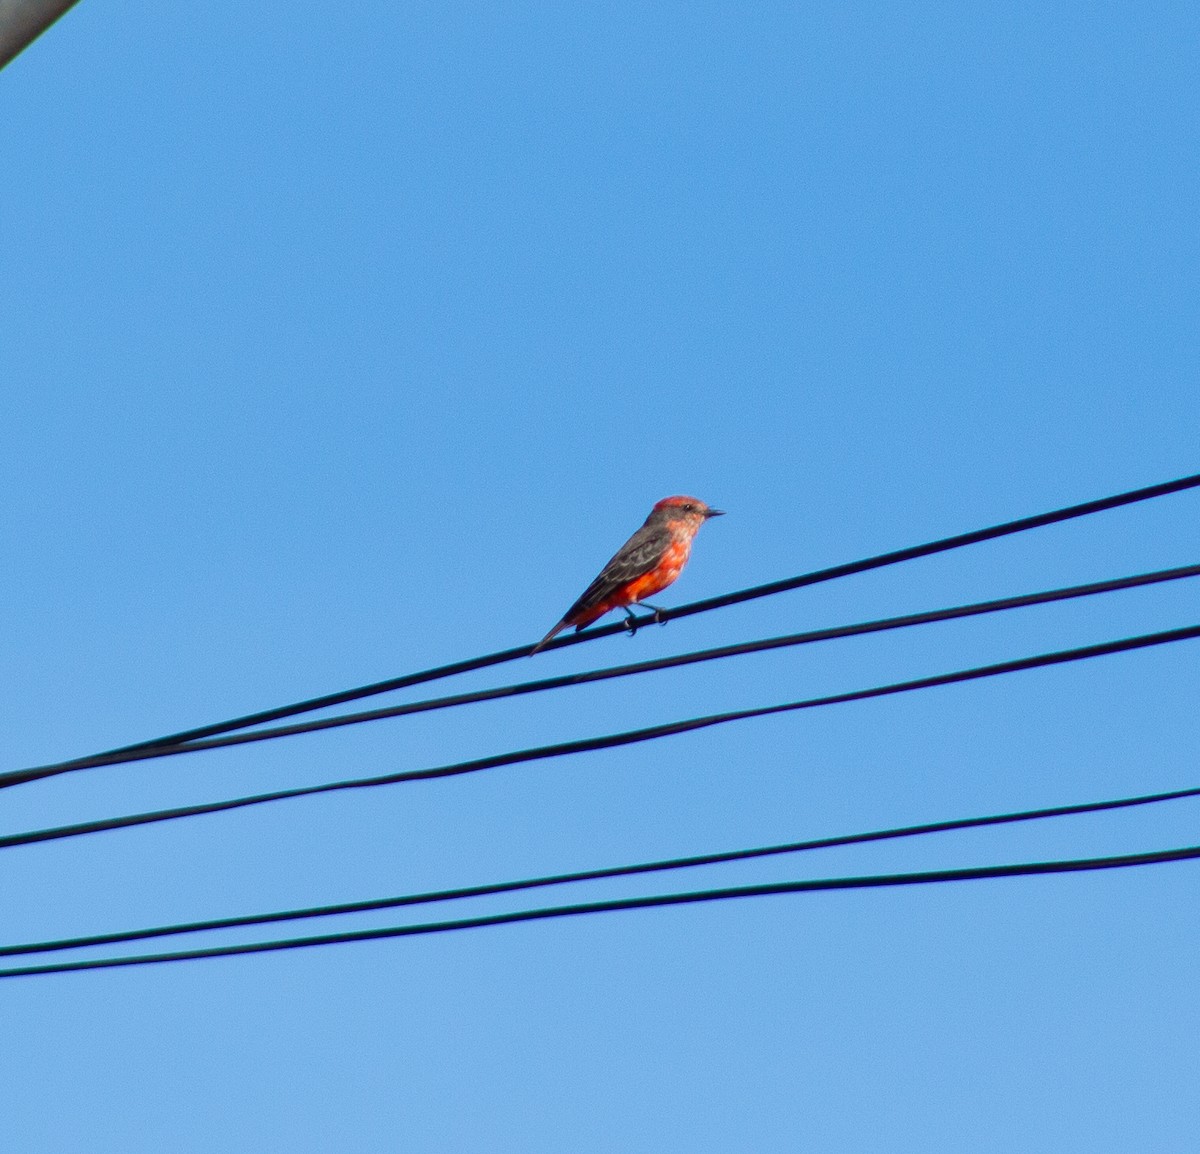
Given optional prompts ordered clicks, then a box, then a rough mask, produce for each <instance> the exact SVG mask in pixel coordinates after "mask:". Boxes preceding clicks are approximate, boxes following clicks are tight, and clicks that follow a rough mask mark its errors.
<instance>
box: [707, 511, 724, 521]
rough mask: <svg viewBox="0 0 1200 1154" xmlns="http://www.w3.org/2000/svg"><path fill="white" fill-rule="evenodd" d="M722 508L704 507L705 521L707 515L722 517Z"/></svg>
mask: <svg viewBox="0 0 1200 1154" xmlns="http://www.w3.org/2000/svg"><path fill="white" fill-rule="evenodd" d="M724 516H725V510H724V509H706V510H705V511H704V519H705V520H706V521H707V520H708V518H709V517H724Z"/></svg>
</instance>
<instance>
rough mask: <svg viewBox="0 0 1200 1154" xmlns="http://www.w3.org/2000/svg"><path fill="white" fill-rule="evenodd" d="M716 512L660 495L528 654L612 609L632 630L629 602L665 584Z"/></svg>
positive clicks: (684, 499)
mask: <svg viewBox="0 0 1200 1154" xmlns="http://www.w3.org/2000/svg"><path fill="white" fill-rule="evenodd" d="M721 516H724V511H723V510H721V509H712V508H710V507H709V506H708V505H706V504H705V503H704V502H703V501H700V500H698V499H697V498H695V497H664V498H663V499H662V500H661V501H659V502H658V504H656V505H655V506H654V508H653V509H651V510H650V516H649V517H647V518H646V523H645V524H644V525H643V526H642V527H641V528H640V529H639V530H638V531H637V532H636V533H634V535H633V536H632V537H630V538H629V540H628V541H626V542H625V544H624V545H622V546H621V548H620V549H618V550H617V552H616V555H615V556H614V557H613V559H612V560H611V561H609V563H608V564H607V565H605V566H604V568H603V569H601V570H600V573H599V575H598V576H597V578H596V579H595V581H593V582H592V583H591V584H590V585H589V586H588V587H587V588H586V589H585V590H584V591H583V595H582V596H581V597H580V598H579V600H578V601H576V602H575V604H574V605H572V606H571V608H570V609H568V610H567V611H566V613H565V614H564V615H563V618H562V620H561V621H559V623H558V624H557V625H555V627H554V628H553V629H551V630H550V632H549V633H547V634H546V636H545V637H543V638H542V639H541V641H539V642H538V643H537V644H536V645H535V646H534V647H533V648H532V649H531V650H530V651H529V655H530V656H531V657H532V656H533V654H535V653H536V652H537V651H538V650H539V649H542V648H543V647H545V646H546V645H548V644H549V643H550V642H551V641H552V640H553V639H554V638H555V637H556V636H557V635H558V634H559V633H561V632H562V631H563V630H564V629H566V628H567V626H569V625H574V626H575V632H576V633H578V632H579V630H580V629H582V628H584V626H586V625H591V623H592V622H593V621H595V620H596V619H597V618H599V617H603V616H604V614H605V613H607V612H609V611H610V610H612V609H623V610H624V611H625V621H626V624H627V625H628V626H629V629H630V631H631V632H636V630H637V620H638V619H637V617H636V616H635V615H634V614H633V612H632V611H631V610H630V609H629V606H630V605H637V604H638V603H639V602H642V601H643V600H644V599H645V598H646V597H653V596H654V594H655V593H659V592H661V591H662V590H663V589H665V588H666V587H667V586H668V585H670V584H671V582H672V581H674V580H675V578H676V577H678V576H679V574H680V573H682V572H683V567H684V566H685V565H686V564H687V561H688V556H689V555H690V554H691V551H692V538H693V537H695V535H696V531H697V530H698V529H699V528H700V526H701V525H703V524H704V522H705V521H707V520H708V519H709V518H710V517H721ZM649 608H651V609H653V610H654V619H655V620H656V621H659V620H661V616H660V615H661V613H662V610H661V609H659V608H657V607H656V606H654V605H650V606H649Z"/></svg>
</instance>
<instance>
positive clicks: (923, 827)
mask: <svg viewBox="0 0 1200 1154" xmlns="http://www.w3.org/2000/svg"><path fill="white" fill-rule="evenodd" d="M1194 797H1200V786H1191V787H1189V788H1187V789H1173V790H1168V791H1166V792H1164V793H1149V794H1141V795H1139V796H1136V797H1122V798H1116V799H1113V800H1108V801H1086V802H1077V803H1075V804H1071V805H1056V806H1048V807H1045V808H1043V809H1027V810H1018V811H1016V812H1013V813H999V814H989V815H987V816H985V817H967V818H952V819H949V820H945V821H934V822H924V823H922V824H920V825H907V826H897V827H893V828H891V829H877V830H870V831H868V832H866V833H852V834H835V835H833V836H831V837H821V838H810V839H808V840H807V841H794V842H785V843H783V844H781V845H769V846H758V847H756V848H754V849H739V850H725V851H721V852H717V853H707V854H695V855H692V856H690V857H677V858H666V859H663V860H661V861H652V862H638V863H636V864H634V865H623V866H607V867H603V868H599V869H590V870H577V871H575V872H573V873H559V874H547V875H545V876H543V877H534V878H523V879H521V880H519V881H506V882H491V883H486V884H483V885H474V886H461V887H459V888H457V889H445V890H431V891H429V892H426V893H416V894H402V895H400V896H398V897H387V898H368V899H366V900H362V901H355V902H339V903H337V904H333V905H324V906H309V907H307V908H304V909H293V910H279V911H276V912H274V913H266V914H243V915H241V916H236V917H225V918H212V919H209V920H207V921H193V922H178V923H176V924H174V925H167V926H153V927H150V928H148V929H140V930H120V931H116V932H112V933H107V934H89V935H86V936H81V937H75V938H59V939H57V940H54V941H44V942H25V943H22V944H18V945H11V946H0V957H12V956H14V955H17V954H41V953H56V952H59V951H62V950H77V949H84V948H86V947H90V946H110V945H115V944H117V943H118V942H133V941H142V940H145V939H147V938H164V937H172V936H175V935H178V934H193V933H205V932H211V931H214V930H228V929H236V928H238V927H244V926H261V925H267V924H270V923H273V922H289V921H300V920H304V919H309V918H325V917H335V916H338V915H342V914H361V913H368V912H371V911H374V910H387V909H396V908H398V907H401V906H417V905H427V904H429V903H432V902H449V901H461V900H463V899H466V898H478V897H489V896H493V895H495V894H502V893H514V892H517V891H519V890H531V889H542V888H545V887H547V886H559V885H569V884H571V883H575V882H589V881H601V880H604V879H606V878H616V877H632V876H635V875H638V874H647V873H661V872H663V871H665V870H681V869H694V868H696V867H700V866H710V865H722V864H725V863H727V862H735V861H749V860H751V859H753V858H763V857H776V856H779V855H781V854H792V853H806V852H808V851H811V850H818V849H832V848H835V847H839V846H849V845H862V844H865V843H868V842H876V841H891V840H898V839H901V838H910V837H924V836H927V835H929V834H935V833H949V832H952V831H955V830H965V829H979V828H981V827H983V826H991V825H1010V824H1014V823H1017V822H1025V821H1040V820H1043V819H1047V818H1057V817H1071V816H1077V815H1079V814H1090V813H1101V812H1104V811H1108V810H1116V809H1131V808H1134V807H1136V806H1143V805H1156V804H1158V803H1161V802H1168V801H1181V800H1183V799H1185V798H1194Z"/></svg>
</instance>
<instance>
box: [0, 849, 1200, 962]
mask: <svg viewBox="0 0 1200 1154" xmlns="http://www.w3.org/2000/svg"><path fill="white" fill-rule="evenodd" d="M1196 858H1200V846H1183V847H1181V848H1178V849H1166V850H1155V851H1152V852H1150V853H1139V854H1121V855H1118V856H1112V857H1098V858H1069V859H1065V860H1059V861H1041V862H1016V863H1012V864H1006V865H996V866H975V867H969V868H966V869H948V870H922V871H919V872H916V873H895V874H873V875H867V876H860V877H835V878H813V879H808V880H804V881H787V882H767V883H762V884H759V885H746V886H726V887H723V888H721V889H709V890H691V891H687V892H684V893H668V894H650V895H647V896H645V897H635V898H614V899H610V900H608V901H597V902H579V903H575V904H573V905H563V906H547V907H541V908H538V909H531V910H511V911H507V912H504V913H497V914H482V915H480V916H478V917H473V918H456V919H454V920H452V921H443V922H423V923H417V924H415V925H403V926H387V927H384V928H382V929H372V930H345V931H342V932H341V933H332V934H316V935H313V936H311V937H303V938H284V939H280V940H276V941H267V942H248V943H245V944H242V945H234V946H210V947H207V948H202V949H194V950H177V951H172V952H170V953H161V954H138V955H132V956H128V957H116V958H93V959H90V960H85V961H77V962H50V963H45V964H41V965H26V966H14V967H11V968H8V969H0V978H21V977H33V976H36V975H45V974H61V973H67V972H70V971H76V970H102V969H113V968H116V967H124V966H147V965H155V964H161V963H164V962H186V961H198V960H200V959H202V958H227V957H235V956H237V955H240V954H262V953H268V952H275V951H280V950H297V949H305V948H309V947H312V946H332V945H343V944H347V943H350V942H366V941H377V940H380V939H384V938H403V937H416V936H418V935H423V934H444V933H451V932H454V931H458V930H471V929H482V928H483V927H485V926H500V925H508V924H511V923H514V922H533V921H546V920H548V919H552V918H566V917H578V916H585V915H589V914H602V913H615V912H617V911H621V910H644V909H654V908H659V907H662V906H677V905H690V904H697V903H701V902H717V901H730V900H736V899H744V898H752V897H770V896H774V895H779V894H799V893H820V892H823V891H829V890H865V889H881V888H884V887H891V886H915V885H937V884H944V883H947V882H965V881H983V880H985V879H990V878H1012V877H1033V876H1039V875H1047V874H1063V873H1082V872H1087V871H1093V870H1112V869H1131V868H1135V867H1138V866H1147V865H1159V864H1163V863H1166V862H1179V861H1192V860H1195V859H1196Z"/></svg>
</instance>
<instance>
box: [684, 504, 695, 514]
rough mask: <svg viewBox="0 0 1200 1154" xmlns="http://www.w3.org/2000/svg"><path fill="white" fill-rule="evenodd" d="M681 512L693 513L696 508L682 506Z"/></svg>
mask: <svg viewBox="0 0 1200 1154" xmlns="http://www.w3.org/2000/svg"><path fill="white" fill-rule="evenodd" d="M683 511H684V512H685V513H694V512H695V511H696V506H695V505H684V507H683Z"/></svg>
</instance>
